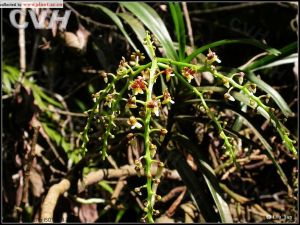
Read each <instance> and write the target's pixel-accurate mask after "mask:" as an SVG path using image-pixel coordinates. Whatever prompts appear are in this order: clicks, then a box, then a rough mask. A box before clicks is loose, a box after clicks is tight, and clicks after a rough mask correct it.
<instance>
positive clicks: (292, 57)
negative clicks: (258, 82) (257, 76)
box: [252, 53, 298, 72]
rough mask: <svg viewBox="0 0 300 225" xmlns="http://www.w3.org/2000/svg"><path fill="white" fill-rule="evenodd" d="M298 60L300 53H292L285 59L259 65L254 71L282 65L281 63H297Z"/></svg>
mask: <svg viewBox="0 0 300 225" xmlns="http://www.w3.org/2000/svg"><path fill="white" fill-rule="evenodd" d="M296 62H298V53H294V54H291V55H289V56H287V57H285V58H283V59H279V60H277V61H274V62H272V63H269V64H267V65H265V66H261V67H257V68H255V69H253V70H252V71H253V72H254V71H257V70H262V69H266V68H272V67H276V66H281V65H285V64H290V63H296Z"/></svg>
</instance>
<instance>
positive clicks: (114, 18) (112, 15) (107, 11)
mask: <svg viewBox="0 0 300 225" xmlns="http://www.w3.org/2000/svg"><path fill="white" fill-rule="evenodd" d="M76 4H78V5H83V6H88V7H92V8H96V9H101V10H102V11H103V12H104V13H105V14H106V15H107V16H109V17H110V18H111V20H112V21H114V23H115V24H116V25H117V27H118V28H119V29H120V31H121V32H122V34H123V35H124V36H125V37H126V39H127V40H128V42H129V44H130V45H131V46H132V47H133V49H134V50H135V51H137V47H136V46H135V44H134V43H133V41H132V40H131V38H130V37H129V35H128V33H127V32H126V30H125V28H124V26H123V23H122V21H121V20H120V18H119V17H118V16H117V14H116V13H114V12H113V11H111V10H110V9H108V8H106V7H104V6H102V5H96V4H83V3H76Z"/></svg>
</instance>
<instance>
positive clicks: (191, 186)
mask: <svg viewBox="0 0 300 225" xmlns="http://www.w3.org/2000/svg"><path fill="white" fill-rule="evenodd" d="M168 156H169V160H170V162H171V163H172V165H173V166H174V167H175V168H176V170H177V171H178V173H179V175H180V177H181V178H182V180H183V182H184V184H185V185H186V186H187V188H188V190H189V191H190V192H191V194H192V196H193V197H194V199H195V202H196V204H197V206H198V208H199V210H200V211H201V214H202V215H203V218H204V219H205V221H206V222H218V221H220V219H219V218H218V217H219V216H218V214H216V212H215V210H214V208H213V201H211V199H210V198H209V197H210V196H209V194H208V195H207V192H206V190H207V189H208V188H207V185H206V183H205V180H204V179H203V177H201V178H202V179H201V181H200V177H197V176H196V174H195V173H194V172H193V170H192V169H191V167H190V166H189V165H188V164H187V162H186V160H185V157H184V156H183V155H182V153H180V152H179V151H175V150H173V151H170V152H169V153H168ZM208 193H209V192H208Z"/></svg>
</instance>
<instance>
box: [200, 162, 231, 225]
mask: <svg viewBox="0 0 300 225" xmlns="http://www.w3.org/2000/svg"><path fill="white" fill-rule="evenodd" d="M198 159H199V161H200V165H201V167H202V168H201V170H202V172H203V176H204V179H205V181H206V183H207V186H208V188H209V190H210V193H211V194H212V196H213V199H214V201H215V203H216V205H217V208H218V210H219V214H220V217H221V220H222V222H223V223H232V222H233V220H232V217H231V213H230V210H229V206H228V204H227V203H226V202H225V200H224V199H223V197H222V195H221V193H222V191H221V189H220V187H219V182H218V180H217V178H216V175H215V173H214V170H213V169H212V168H211V167H210V166H209V165H208V164H207V163H206V162H204V161H203V160H202V159H201V158H198Z"/></svg>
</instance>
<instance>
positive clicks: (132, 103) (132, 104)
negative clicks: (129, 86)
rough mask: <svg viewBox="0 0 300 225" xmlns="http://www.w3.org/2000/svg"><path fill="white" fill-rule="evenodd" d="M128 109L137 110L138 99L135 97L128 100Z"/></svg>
mask: <svg viewBox="0 0 300 225" xmlns="http://www.w3.org/2000/svg"><path fill="white" fill-rule="evenodd" d="M126 107H127V108H131V109H135V108H137V105H136V97H135V96H130V97H129V99H128V100H127V103H126Z"/></svg>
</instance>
